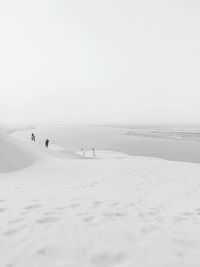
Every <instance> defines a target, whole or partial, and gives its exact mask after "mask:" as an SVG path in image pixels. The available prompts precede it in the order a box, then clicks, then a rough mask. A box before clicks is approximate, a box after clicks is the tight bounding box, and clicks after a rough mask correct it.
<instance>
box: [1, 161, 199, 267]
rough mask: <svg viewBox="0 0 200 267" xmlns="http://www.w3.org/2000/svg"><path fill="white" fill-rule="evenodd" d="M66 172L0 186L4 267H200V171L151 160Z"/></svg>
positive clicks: (7, 179)
mask: <svg viewBox="0 0 200 267" xmlns="http://www.w3.org/2000/svg"><path fill="white" fill-rule="evenodd" d="M82 162H84V164H82ZM46 164H47V163H46ZM91 164H94V165H95V166H93V168H91V169H90V165H91ZM65 165H66V166H62V167H61V166H59V168H58V169H57V170H55V169H54V167H49V170H47V169H46V168H47V166H45V164H44V168H45V171H44V170H43V171H42V170H40V172H38V169H37V168H36V169H33V170H32V174H31V175H30V174H29V170H28V169H27V170H26V171H23V175H22V173H21V172H19V173H16V174H15V177H12V176H10V175H4V177H3V178H2V179H1V181H0V184H1V186H0V196H1V199H0V216H1V221H0V225H1V227H0V239H1V243H0V251H1V256H0V258H1V266H2V267H4V266H5V267H8V266H9V267H11V266H12V267H26V266H30V267H36V266H37V267H44V266H48V267H54V266H64V267H66V266H68V267H73V266H74V267H79V266H80V267H84V266H85V267H87V266H88V267H89V266H102V267H104V266H109V267H110V266H145V267H146V266H148V267H149V266H176V267H177V266H181V267H182V266H198V264H200V254H199V249H200V204H199V203H200V202H199V198H200V197H199V196H200V180H199V179H200V177H199V173H200V167H199V166H198V165H192V164H185V165H183V164H181V163H172V162H167V161H164V160H153V159H152V160H151V159H149V160H145V159H131V160H130V159H124V160H122V159H119V160H118V161H117V165H116V163H115V161H114V162H113V161H112V160H105V161H102V160H101V161H95V162H94V161H92V160H88V161H81V162H79V161H76V162H75V163H73V164H70V161H69V162H68V161H66V162H65ZM51 166H52V164H51ZM106 166H107V167H108V166H109V167H110V168H111V169H112V170H111V171H108V173H107V175H105V170H104V171H103V170H102V168H105V167H106ZM77 168H79V170H77ZM41 172H42V173H41ZM48 172H49V176H48V175H47V174H48ZM55 172H56V175H55ZM81 173H82V174H81ZM7 176H8V177H7ZM86 177H87V178H86ZM195 264H196V265H195Z"/></svg>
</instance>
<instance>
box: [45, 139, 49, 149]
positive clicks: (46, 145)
mask: <svg viewBox="0 0 200 267" xmlns="http://www.w3.org/2000/svg"><path fill="white" fill-rule="evenodd" d="M45 147H49V139H46V141H45Z"/></svg>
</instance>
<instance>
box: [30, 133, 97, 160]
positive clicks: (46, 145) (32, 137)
mask: <svg viewBox="0 0 200 267" xmlns="http://www.w3.org/2000/svg"><path fill="white" fill-rule="evenodd" d="M31 140H32V141H33V142H35V141H36V138H35V134H34V133H32V134H31ZM44 145H45V147H46V148H48V147H49V139H46V140H45V144H44ZM81 150H82V154H83V156H84V157H85V156H86V155H85V151H84V149H83V148H82V149H81ZM92 153H93V157H95V156H96V153H95V150H94V148H92Z"/></svg>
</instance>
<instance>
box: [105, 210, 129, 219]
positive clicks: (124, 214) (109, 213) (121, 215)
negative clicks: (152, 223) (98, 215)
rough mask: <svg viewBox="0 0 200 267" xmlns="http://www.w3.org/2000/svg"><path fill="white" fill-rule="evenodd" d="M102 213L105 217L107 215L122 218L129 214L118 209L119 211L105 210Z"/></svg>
mask: <svg viewBox="0 0 200 267" xmlns="http://www.w3.org/2000/svg"><path fill="white" fill-rule="evenodd" d="M102 215H103V216H104V217H107V218H111V219H112V218H120V217H121V218H122V217H126V216H127V215H128V214H127V213H125V212H119V211H117V212H104V213H102Z"/></svg>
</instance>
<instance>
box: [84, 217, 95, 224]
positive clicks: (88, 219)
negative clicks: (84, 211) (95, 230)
mask: <svg viewBox="0 0 200 267" xmlns="http://www.w3.org/2000/svg"><path fill="white" fill-rule="evenodd" d="M82 220H83V221H84V222H87V223H89V222H92V221H93V220H94V216H87V217H84V218H83V219H82Z"/></svg>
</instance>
